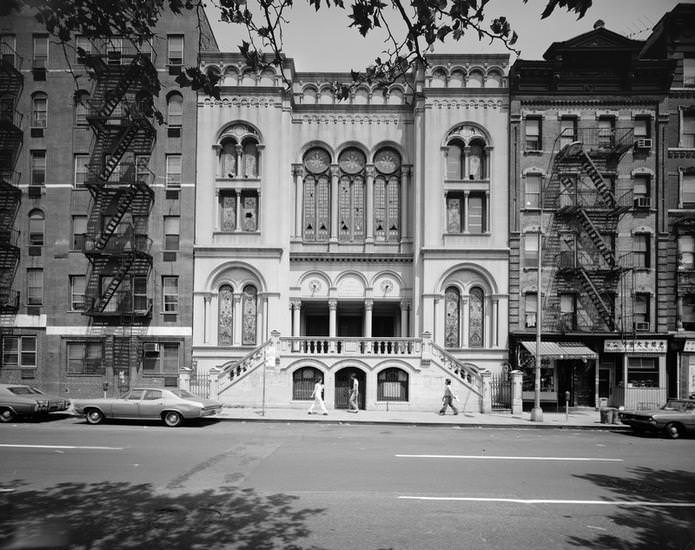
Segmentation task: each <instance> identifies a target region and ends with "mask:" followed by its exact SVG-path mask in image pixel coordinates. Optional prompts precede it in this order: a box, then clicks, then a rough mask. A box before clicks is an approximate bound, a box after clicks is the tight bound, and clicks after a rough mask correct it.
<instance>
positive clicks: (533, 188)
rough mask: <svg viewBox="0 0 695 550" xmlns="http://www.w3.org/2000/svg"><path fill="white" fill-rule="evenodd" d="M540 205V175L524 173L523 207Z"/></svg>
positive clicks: (537, 206)
mask: <svg viewBox="0 0 695 550" xmlns="http://www.w3.org/2000/svg"><path fill="white" fill-rule="evenodd" d="M540 207H541V175H540V174H526V178H525V185H524V208H540Z"/></svg>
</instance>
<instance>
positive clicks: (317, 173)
mask: <svg viewBox="0 0 695 550" xmlns="http://www.w3.org/2000/svg"><path fill="white" fill-rule="evenodd" d="M330 161H331V158H330V156H329V154H328V153H327V152H326V151H324V150H323V149H318V148H314V149H311V150H309V151H308V152H307V153H306V155H304V167H305V168H306V170H307V172H308V174H307V175H306V176H304V181H303V189H304V200H303V208H304V212H303V219H304V239H305V240H307V241H327V240H328V237H329V236H330V225H331V218H330V206H331V204H330V184H329V180H328V168H329V167H330ZM339 197H340V195H339ZM336 214H337V213H336Z"/></svg>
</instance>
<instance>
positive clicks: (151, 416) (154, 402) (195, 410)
mask: <svg viewBox="0 0 695 550" xmlns="http://www.w3.org/2000/svg"><path fill="white" fill-rule="evenodd" d="M73 405H74V407H75V411H76V412H77V414H83V415H84V416H85V418H86V419H87V422H88V423H90V424H99V423H100V422H102V421H103V420H104V419H105V418H118V419H123V420H161V421H162V422H164V423H165V424H166V425H167V426H171V427H172V428H173V427H174V426H179V425H180V424H181V423H183V421H184V420H192V419H197V418H203V417H206V416H212V415H215V414H217V413H218V412H219V411H220V409H221V408H222V403H219V402H218V401H213V400H211V399H203V398H201V397H198V396H197V395H193V394H192V393H191V392H189V391H186V390H180V389H164V388H135V389H132V390H130V391H129V392H128V393H126V394H125V395H123V396H122V397H120V398H104V399H77V400H75V401H74V403H73Z"/></svg>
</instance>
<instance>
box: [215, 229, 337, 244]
mask: <svg viewBox="0 0 695 550" xmlns="http://www.w3.org/2000/svg"><path fill="white" fill-rule="evenodd" d="M217 235H255V236H258V237H260V235H261V232H260V231H213V232H212V236H213V237H216V236H217ZM326 242H328V241H326Z"/></svg>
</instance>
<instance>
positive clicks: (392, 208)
mask: <svg viewBox="0 0 695 550" xmlns="http://www.w3.org/2000/svg"><path fill="white" fill-rule="evenodd" d="M386 198H387V201H388V203H387V209H386V214H387V216H388V220H387V224H386V227H387V233H386V235H387V237H386V238H387V240H389V241H397V240H398V239H399V238H400V219H399V214H400V182H399V181H398V178H396V177H392V178H389V182H388V186H387V187H386Z"/></svg>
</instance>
